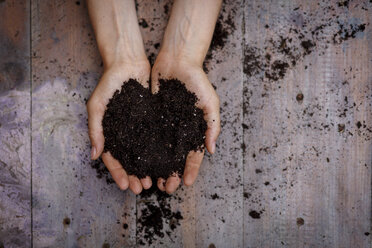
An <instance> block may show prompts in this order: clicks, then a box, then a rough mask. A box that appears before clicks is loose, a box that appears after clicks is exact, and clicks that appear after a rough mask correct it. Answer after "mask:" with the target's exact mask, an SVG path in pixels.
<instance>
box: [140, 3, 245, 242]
mask: <svg viewBox="0 0 372 248" xmlns="http://www.w3.org/2000/svg"><path fill="white" fill-rule="evenodd" d="M137 3H138V17H139V21H140V23H146V24H148V25H142V26H141V30H142V35H143V38H144V42H145V48H146V52H147V54H148V56H149V58H150V61H151V62H153V61H154V59H155V58H156V55H157V52H158V49H159V45H160V43H161V39H162V36H163V33H164V29H165V27H166V24H167V19H168V15H169V14H170V10H171V1H165V2H164V1H163V2H161V3H157V2H148V1H137ZM223 9H224V10H223V13H222V14H221V15H222V19H221V21H220V23H222V30H220V31H222V35H226V37H225V38H223V40H224V41H223V44H222V45H215V49H213V52H212V53H211V54H209V56H208V59H207V62H206V69H207V70H209V78H210V80H211V81H212V82H213V83H214V85H216V86H217V91H218V92H219V93H220V97H221V102H223V103H225V105H227V106H225V107H224V108H223V110H222V114H223V118H224V119H225V120H226V119H228V121H226V122H224V123H223V124H224V130H223V134H222V135H221V137H220V141H219V144H218V146H219V152H218V154H216V155H215V156H213V157H210V156H207V157H206V158H205V161H204V163H203V165H202V167H203V169H202V171H201V174H200V175H199V179H198V181H197V182H196V184H195V185H194V186H193V187H190V188H187V187H184V186H182V187H181V188H180V189H178V190H177V192H176V193H175V197H173V198H171V199H170V200H169V203H170V204H171V206H172V210H173V211H180V212H181V213H182V216H183V218H184V219H183V220H182V221H181V226H180V227H177V228H176V229H175V230H173V231H172V232H171V233H170V235H169V236H168V235H165V236H164V238H157V239H156V240H154V241H153V242H152V244H151V245H148V244H146V246H147V247H161V246H166V247H208V246H209V245H211V244H215V245H216V246H217V247H220V246H221V247H226V246H231V247H242V246H243V243H242V237H243V235H242V218H241V217H242V215H243V213H242V203H243V202H242V194H243V191H242V189H243V187H242V184H241V181H239V179H238V180H236V178H238V177H239V176H238V175H239V174H241V173H242V153H241V152H240V145H241V144H240V142H239V141H238V139H239V137H241V134H242V130H241V109H242V97H241V96H242V63H241V58H242V56H241V42H242V40H241V37H242V35H241V25H242V10H241V3H239V2H233V1H231V2H227V3H225V4H224V7H223ZM223 32H226V33H223ZM228 34H231V36H230V37H227V36H228ZM232 50H235V52H234V53H230V52H229V51H232ZM223 77H225V78H228V80H226V79H223ZM232 136H233V138H231V137H232ZM223 150H228V151H230V152H232V153H231V154H232V155H231V156H226V153H224V152H222V151H223ZM217 165H220V166H219V167H217ZM226 165H228V166H226ZM221 177H222V179H221ZM216 178H218V179H217V180H216ZM230 178H231V180H229V179H230ZM225 180H226V181H225ZM226 185H227V186H226ZM179 199H181V200H179ZM152 201H153V203H154V204H157V202H156V200H155V198H153V199H152ZM143 208H146V206H145V204H144V202H143V200H142V199H140V198H138V200H137V216H138V217H140V216H141V210H142V209H143ZM226 213H228V215H229V217H226ZM165 230H167V229H166V228H165ZM137 239H138V241H140V240H143V235H142V234H140V233H137Z"/></svg>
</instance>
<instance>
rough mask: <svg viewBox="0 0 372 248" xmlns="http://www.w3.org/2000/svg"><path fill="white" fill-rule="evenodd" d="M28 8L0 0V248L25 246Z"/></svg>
mask: <svg viewBox="0 0 372 248" xmlns="http://www.w3.org/2000/svg"><path fill="white" fill-rule="evenodd" d="M29 13H30V6H29V3H28V1H6V2H4V1H2V2H0V16H1V22H0V199H1V200H0V247H30V246H31V171H30V170H31V147H30V144H31V139H30V135H31V127H30V113H31V111H30V105H31V102H30V98H31V97H30V59H29V57H30V28H29V26H30V16H29Z"/></svg>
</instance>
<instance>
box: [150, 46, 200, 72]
mask: <svg viewBox="0 0 372 248" xmlns="http://www.w3.org/2000/svg"><path fill="white" fill-rule="evenodd" d="M203 61H204V56H195V55H193V53H192V52H190V51H187V50H186V51H184V50H168V49H161V51H160V52H159V54H158V56H157V57H156V61H155V63H154V64H155V65H156V64H173V65H177V64H183V65H187V66H192V67H200V68H202V66H203Z"/></svg>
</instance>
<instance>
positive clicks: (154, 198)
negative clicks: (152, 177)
mask: <svg viewBox="0 0 372 248" xmlns="http://www.w3.org/2000/svg"><path fill="white" fill-rule="evenodd" d="M140 198H141V200H140V202H141V204H140V206H139V210H138V211H139V218H138V220H137V236H138V239H139V240H138V242H139V244H140V245H151V244H152V243H153V242H154V241H155V240H157V239H158V238H164V237H165V235H167V236H168V237H169V238H170V239H172V233H173V231H174V230H175V229H176V228H177V226H179V225H180V221H181V220H182V219H183V216H182V214H181V212H180V211H175V210H172V208H171V200H178V201H181V198H177V197H176V196H174V195H168V194H167V193H165V192H162V191H160V190H159V189H158V188H157V186H156V185H154V186H153V187H151V188H150V189H149V190H146V191H143V192H142V193H141V195H140Z"/></svg>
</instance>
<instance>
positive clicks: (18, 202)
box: [0, 0, 372, 247]
mask: <svg viewBox="0 0 372 248" xmlns="http://www.w3.org/2000/svg"><path fill="white" fill-rule="evenodd" d="M31 2H32V4H31V23H32V27H31V38H32V44H31V45H32V47H31V49H32V51H31V54H32V60H31V66H32V115H31V111H30V102H31V99H30V84H29V76H28V75H29V73H30V64H29V59H30V58H29V57H28V56H29V54H30V43H29V38H30V34H29V33H30V30H29V18H30V16H29V13H30V6H29V5H28V3H27V2H25V3H20V2H13V1H5V2H0V12H1V14H2V16H5V17H9V16H11V17H12V18H10V17H9V18H5V20H6V21H5V22H1V23H0V33H1V35H0V52H1V55H2V56H1V58H0V68H1V73H0V80H1V84H0V106H1V112H0V113H1V119H0V124H1V125H0V142H1V145H2V146H1V148H0V163H1V164H0V165H1V167H0V170H1V174H0V179H1V180H0V189H1V190H0V197H1V202H0V210H1V211H0V224H1V226H0V246H1V245H5V247H9V246H10V247H28V246H30V245H31V244H30V242H31V211H30V197H31V196H30V192H31V185H30V180H31V178H30V174H31V147H32V182H33V184H32V199H33V202H32V206H33V210H32V214H33V221H32V222H33V226H32V228H33V245H34V247H100V246H103V245H104V244H107V245H110V247H133V246H136V245H138V242H139V240H140V239H142V234H140V233H136V228H137V224H136V218H138V217H140V211H141V209H142V208H143V207H144V205H143V201H142V199H141V198H140V197H137V198H136V197H135V196H134V195H133V194H132V193H130V192H122V191H120V190H119V189H118V188H117V187H116V186H115V185H114V184H111V185H107V184H106V182H105V180H104V179H99V178H97V177H96V172H95V171H94V170H93V169H91V166H90V165H91V161H90V160H89V148H90V147H89V140H88V136H87V125H86V118H87V115H86V110H85V100H86V99H87V98H88V97H89V95H90V93H91V92H92V90H93V89H94V87H95V85H96V83H97V81H98V80H99V77H100V74H101V73H102V68H101V59H100V57H99V54H98V50H97V47H96V43H95V40H94V35H93V31H92V29H91V26H90V24H89V19H88V15H87V11H86V6H85V3H84V2H79V3H80V4H77V3H76V1H68V2H67V1H59V0H55V1H31ZM339 2H340V1H324V2H322V1H311V2H306V1H300V0H297V1H291V2H289V1H267V2H263V1H251V0H245V1H243V0H242V1H227V2H226V3H224V7H223V9H224V10H223V11H222V13H221V15H222V26H223V27H224V29H225V30H227V32H228V33H229V36H228V37H227V39H226V42H224V45H223V46H222V47H220V48H217V49H215V50H214V51H213V52H212V53H211V55H212V56H210V57H209V59H208V60H207V63H206V69H207V70H208V71H209V72H208V77H209V79H210V80H211V81H212V83H213V84H214V85H215V86H216V87H217V92H218V94H219V96H220V99H221V115H222V134H221V136H220V138H219V141H218V144H217V148H218V149H217V153H216V154H215V155H214V156H209V155H206V157H205V159H204V161H203V165H202V168H201V171H200V175H199V177H198V179H197V182H196V183H195V185H194V186H192V187H188V188H187V187H182V188H181V189H179V190H178V191H177V192H176V194H175V196H176V197H174V198H172V199H171V200H170V204H171V208H172V210H174V211H181V212H182V215H183V217H184V219H183V220H182V221H181V225H180V226H178V227H177V228H176V229H175V230H174V231H173V233H172V234H171V235H170V236H165V237H164V238H163V239H157V240H155V241H154V243H153V244H152V245H150V246H152V247H159V246H162V247H179V246H184V247H208V246H209V247H214V246H215V247H369V246H370V242H371V238H370V237H371V235H368V234H369V233H370V232H371V152H372V149H371V148H372V146H371V145H372V144H371V138H372V133H371V130H372V127H371V123H372V122H371V121H372V107H371V97H372V90H371V87H372V73H371V72H370V71H371V70H372V63H371V58H372V48H371V45H370V44H369V43H370V42H369V41H370V40H371V39H372V28H371V27H372V24H371V23H372V19H371V16H372V15H371V11H372V6H371V3H369V2H367V1H350V2H347V1H345V4H344V2H342V1H341V4H339ZM346 2H347V3H348V4H346ZM137 8H138V16H139V19H140V21H141V20H142V19H144V20H145V21H146V22H147V23H148V24H149V26H148V27H146V25H142V27H141V30H142V34H143V38H144V43H145V47H146V52H147V54H148V55H149V57H150V58H151V60H153V59H154V58H155V57H156V54H157V51H158V46H157V45H156V44H157V43H160V41H161V39H162V35H163V32H164V28H165V25H166V22H167V18H168V15H169V11H170V9H171V1H163V2H159V3H158V2H148V1H137ZM167 9H168V12H166V10H167ZM15 17H16V18H15ZM337 20H339V23H337ZM364 23H365V24H366V26H365V30H357V31H356V32H355V33H354V34H352V28H355V27H359V26H360V25H362V24H364ZM368 23H369V24H368ZM322 24H326V25H322ZM340 24H344V26H343V27H342V28H341V27H340ZM266 25H267V26H266ZM350 25H351V26H350ZM232 26H233V27H234V28H231V27H232ZM317 28H318V29H317ZM291 29H292V30H291ZM294 29H296V30H297V32H298V33H296V32H295V31H293V30H294ZM340 29H341V32H338V31H339V30H340ZM314 30H315V31H314ZM305 31H307V33H306V32H305ZM311 31H314V34H312V33H311ZM299 33H303V34H304V37H303V38H299ZM345 35H346V36H350V37H349V38H348V39H347V40H346V41H344V40H340V42H336V43H337V44H335V42H334V41H333V37H335V39H336V41H338V40H339V38H340V37H341V38H342V37H345ZM280 36H282V37H283V38H281V37H280ZM286 37H288V38H287V39H286V40H285V38H286ZM289 38H292V40H291V41H289ZM283 40H285V41H283ZM304 40H311V41H312V42H314V45H315V46H314V47H312V46H310V47H309V52H308V51H306V50H305V48H303V46H302V45H301V41H304ZM267 53H268V54H270V58H268V56H266V57H265V55H266V54H267ZM288 53H289V54H288ZM293 57H294V58H295V60H296V64H295V65H293V64H292V60H293ZM275 60H278V61H284V62H288V63H289V65H288V67H289V68H285V69H284V70H283V69H280V68H279V69H275V68H274V67H272V65H273V63H274V61H275ZM10 65H11V66H10ZM273 68H274V69H273ZM243 71H244V72H245V74H243ZM265 72H267V73H268V75H266V76H265ZM280 72H283V73H282V74H283V75H281V74H280ZM275 77H278V79H276V78H275ZM281 77H282V78H281ZM270 78H271V79H270ZM299 93H302V94H303V100H301V99H298V100H297V99H296V97H297V95H298V94H299ZM30 116H32V119H31V120H30ZM30 122H31V123H30ZM359 122H360V124H359ZM31 124H32V125H31ZM31 126H32V133H31V129H30V127H31ZM30 136H31V138H32V146H31V142H30ZM178 197H180V198H181V199H182V200H179V199H178ZM253 211H256V212H257V213H256V212H253ZM258 215H259V217H260V218H257V217H258ZM252 217H256V218H252ZM68 220H69V221H68ZM123 223H127V224H128V226H129V227H128V229H123V226H122V224H123ZM107 245H106V246H105V247H107Z"/></svg>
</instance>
